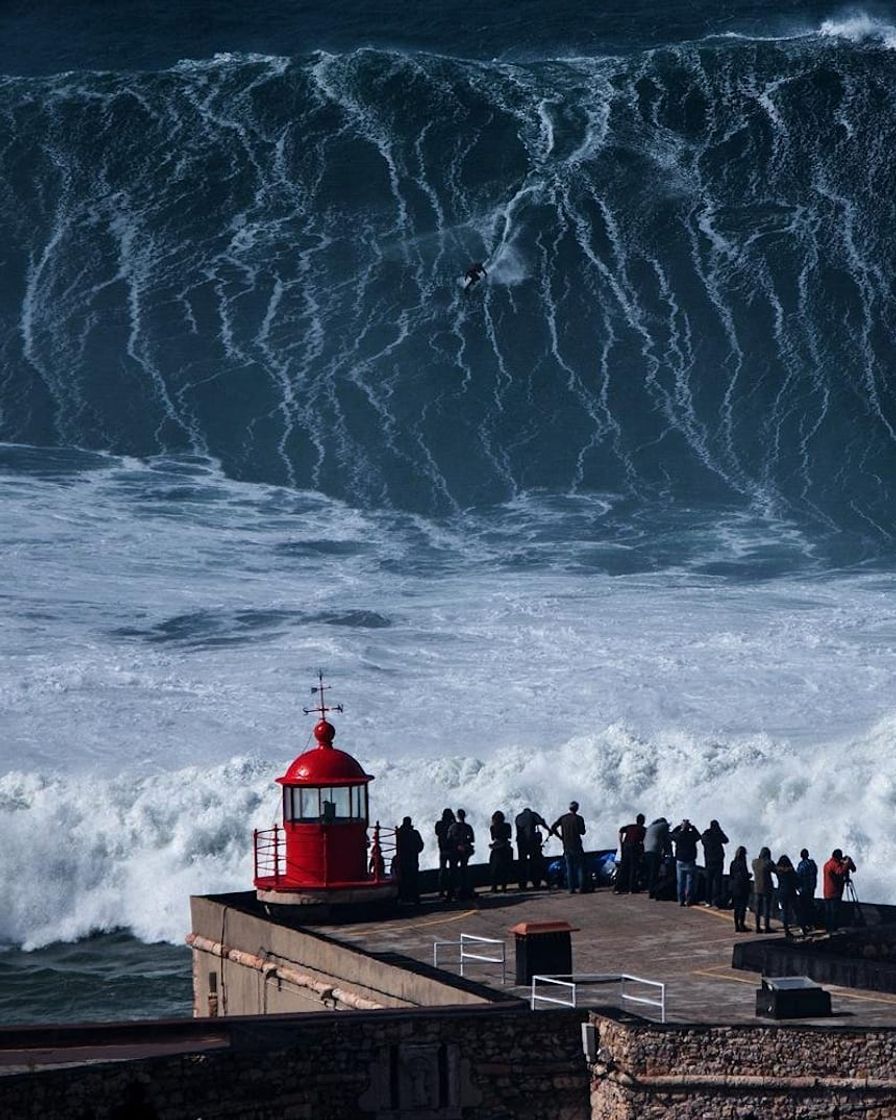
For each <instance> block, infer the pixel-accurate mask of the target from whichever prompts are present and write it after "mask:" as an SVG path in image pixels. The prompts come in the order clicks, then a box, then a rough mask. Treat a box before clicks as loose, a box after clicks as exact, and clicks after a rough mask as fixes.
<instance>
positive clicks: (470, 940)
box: [432, 933, 507, 984]
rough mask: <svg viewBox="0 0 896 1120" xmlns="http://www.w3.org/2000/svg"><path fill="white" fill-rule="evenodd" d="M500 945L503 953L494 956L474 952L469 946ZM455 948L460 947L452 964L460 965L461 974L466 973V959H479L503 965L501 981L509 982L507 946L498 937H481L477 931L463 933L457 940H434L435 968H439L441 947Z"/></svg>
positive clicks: (483, 961) (485, 962) (482, 961)
mask: <svg viewBox="0 0 896 1120" xmlns="http://www.w3.org/2000/svg"><path fill="white" fill-rule="evenodd" d="M470 944H473V945H498V946H500V950H501V955H500V956H494V957H486V956H484V955H483V954H482V953H473V952H470V950H469V949H468V948H467V946H468V945H470ZM440 947H441V948H449V947H452V948H455V949H459V950H460V951H459V953H458V956H457V959H456V960H455V961H452V962H451V963H452V964H459V965H460V974H461V976H463V974H464V963H465V962H466V961H479V962H481V963H484V964H499V965H500V966H501V983H502V984H506V983H507V946H506V944H505V943H504V942H503V941H501V940H500V939H499V938H496V937H479V936H478V935H477V934H475V933H462V934H461V935H460V937H459V938H458V939H457V940H456V941H433V943H432V963H433V967H434V968H439V948H440Z"/></svg>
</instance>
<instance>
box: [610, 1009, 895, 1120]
mask: <svg viewBox="0 0 896 1120" xmlns="http://www.w3.org/2000/svg"><path fill="white" fill-rule="evenodd" d="M592 1021H593V1022H594V1024H595V1026H596V1030H597V1038H598V1041H597V1045H598V1055H597V1061H596V1062H595V1063H594V1064H593V1065H592V1066H591V1067H590V1068H591V1111H592V1117H593V1120H660V1118H662V1120H709V1118H711V1120H760V1118H761V1120H807V1118H809V1117H835V1116H839V1117H854V1116H862V1117H866V1118H868V1120H878V1118H880V1120H882V1118H883V1117H888V1118H892V1117H894V1116H896V1029H893V1030H887V1029H871V1028H869V1029H859V1028H855V1029H849V1028H842V1027H808V1026H797V1025H793V1024H787V1025H783V1024H775V1025H760V1024H756V1025H752V1024H750V1025H737V1026H677V1025H668V1024H667V1025H666V1026H661V1025H659V1024H654V1023H646V1022H644V1021H640V1020H634V1019H632V1020H629V1021H626V1020H625V1019H624V1018H623V1017H622V1016H613V1015H611V1014H601V1015H600V1016H596V1015H595V1016H593V1017H592Z"/></svg>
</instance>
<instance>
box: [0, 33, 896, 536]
mask: <svg viewBox="0 0 896 1120" xmlns="http://www.w3.org/2000/svg"><path fill="white" fill-rule="evenodd" d="M866 24H867V26H866ZM866 24H862V25H861V26H858V25H854V24H849V23H848V22H846V23H844V22H842V21H841V23H836V22H831V21H828V23H825V24H824V25H823V26H822V28H821V31H820V34H816V35H813V36H809V37H805V36H804V37H801V38H799V39H797V40H794V41H778V42H757V41H749V40H744V41H740V40H739V41H737V42H719V41H716V42H712V43H709V42H705V43H700V44H696V45H683V46H671V47H669V48H666V49H656V50H652V51H648V52H643V53H641V54H640V55H634V56H625V57H620V58H613V57H596V58H565V59H561V58H555V59H545V60H534V61H530V62H517V63H510V62H500V61H493V62H485V61H464V60H459V59H453V58H448V57H443V56H434V55H423V54H408V53H401V52H396V51H386V50H373V49H358V50H354V51H350V52H346V53H344V54H338V55H337V54H326V53H317V54H316V55H314V56H312V57H308V58H305V59H299V60H290V59H287V58H275V57H265V56H251V55H249V56H236V55H226V56H220V57H217V58H215V59H213V60H210V61H207V62H197V63H182V64H180V65H179V66H177V67H175V68H173V69H171V70H168V71H163V72H150V73H77V74H75V73H70V74H65V75H60V76H54V77H47V78H28V79H25V78H21V79H15V78H8V79H6V80H5V81H4V83H3V84H2V86H0V114H2V117H3V119H4V122H5V127H6V131H7V134H8V136H9V142H8V144H7V145H6V147H5V148H4V150H3V152H2V153H0V198H2V201H3V214H4V216H5V217H4V228H3V244H4V245H5V246H6V262H5V268H6V278H7V282H6V283H5V285H4V288H3V294H2V299H0V345H2V353H3V359H4V361H3V364H4V393H3V397H4V407H3V411H2V418H0V435H2V436H3V437H4V438H6V439H8V440H15V441H19V442H30V443H41V444H61V445H75V446H81V447H90V448H95V449H102V450H107V451H112V452H115V453H122V454H132V455H142V456H145V455H152V454H158V453H190V454H199V455H209V454H211V455H214V456H215V457H216V458H218V459H219V460H220V461H221V462H222V464H223V465H224V468H225V470H226V471H227V473H228V474H230V475H231V476H232V477H237V478H243V479H247V480H260V481H268V482H275V483H285V484H287V485H291V486H300V487H309V488H315V489H319V490H322V491H324V492H326V493H328V494H330V495H332V496H334V497H338V498H342V499H345V500H347V501H350V502H352V503H355V504H360V505H363V506H367V507H377V506H384V507H395V508H399V509H406V510H413V511H416V512H419V513H423V514H425V515H439V514H446V513H448V514H450V513H453V512H457V511H458V510H460V509H466V508H470V507H475V506H487V505H490V504H494V503H496V502H502V501H507V500H513V499H515V498H517V497H519V496H520V495H522V494H525V493H528V492H531V491H537V490H548V491H560V492H564V493H567V492H572V493H591V492H609V493H612V494H616V495H624V496H627V497H631V498H632V499H633V500H635V501H636V502H641V501H644V500H649V499H655V498H659V499H661V500H662V501H681V502H686V503H689V504H692V503H699V502H703V501H710V502H716V501H723V502H727V503H733V504H734V505H737V506H740V507H746V508H761V509H771V510H774V511H775V512H776V513H778V514H781V513H785V514H793V515H798V516H802V517H807V518H809V519H811V520H813V521H814V522H815V523H816V524H817V525H819V526H822V527H824V528H825V529H826V530H831V529H833V530H843V529H850V530H856V531H859V532H862V533H867V534H868V535H869V536H870V537H871V538H873V539H875V540H877V541H878V543H880V542H882V541H884V540H887V541H888V540H890V538H891V525H892V507H893V492H892V481H891V480H892V478H893V465H894V442H896V441H894V432H896V400H894V384H893V378H892V371H891V356H890V346H891V340H892V337H893V334H894V328H896V322H894V300H893V287H892V276H891V270H890V269H889V267H888V266H887V261H888V259H889V248H890V230H892V228H893V225H894V218H896V214H894V202H893V195H892V191H891V190H890V187H889V184H890V183H891V182H892V177H893V172H894V165H893V156H892V153H893V151H894V150H896V143H894V141H896V136H894V135H893V134H892V120H891V117H890V115H889V114H888V113H887V112H886V105H887V99H888V88H889V82H890V77H891V73H892V57H893V56H892V53H891V52H890V51H889V50H887V49H885V46H884V41H883V39H882V38H881V36H882V35H883V34H884V32H883V31H881V30H880V27H881V25H878V24H874V23H868V22H867V20H866ZM850 38H853V39H855V40H856V42H851V41H850ZM474 257H485V258H488V259H489V261H490V262H491V263H492V266H493V267H492V277H491V281H490V283H489V284H488V286H487V287H486V288H485V289H484V291H483V293H482V297H481V298H478V293H477V298H475V299H468V300H464V299H463V298H462V296H461V295H460V293H459V291H458V289H457V288H456V285H455V278H456V276H457V274H458V272H459V271H460V270H462V268H463V267H464V266H465V264H466V262H467V261H468V259H470V258H474Z"/></svg>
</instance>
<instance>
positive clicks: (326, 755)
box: [277, 719, 373, 786]
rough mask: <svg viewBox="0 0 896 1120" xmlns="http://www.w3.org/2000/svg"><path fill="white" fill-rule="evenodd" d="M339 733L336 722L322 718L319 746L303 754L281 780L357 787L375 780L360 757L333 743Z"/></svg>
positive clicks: (317, 733)
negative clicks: (335, 726) (359, 759)
mask: <svg viewBox="0 0 896 1120" xmlns="http://www.w3.org/2000/svg"><path fill="white" fill-rule="evenodd" d="M335 733H336V729H335V728H334V727H333V725H332V723H330V722H329V721H328V720H325V719H322V720H321V721H320V722H319V723H318V725H317V726H316V727H315V729H314V736H315V738H316V739H317V746H316V747H312V749H311V750H310V751H305V753H304V754H300V755H299V757H298V758H296V759H295V760H294V761H293V762H292V764H291V766H290V767H289V769H288V770H287V771H286V773H285V774H284V775H283V777H282V778H278V779H277V781H278V782H280V784H281V785H289V786H302V785H311V786H323V785H343V786H349V785H351V786H354V785H362V784H366V783H367V782H372V781H373V777H372V775H370V774H365V773H364V770H363V768H362V767H361V764H360V763H359V762H358V760H357V759H355V758H352V756H351V755H350V754H348V753H347V752H346V751H341V750H339V749H338V747H334V746H333V736H334V735H335Z"/></svg>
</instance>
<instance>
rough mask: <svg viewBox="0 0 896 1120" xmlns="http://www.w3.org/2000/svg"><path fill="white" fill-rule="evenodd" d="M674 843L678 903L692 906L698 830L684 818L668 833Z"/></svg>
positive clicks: (698, 837)
mask: <svg viewBox="0 0 896 1120" xmlns="http://www.w3.org/2000/svg"><path fill="white" fill-rule="evenodd" d="M669 838H670V840H671V841H672V843H673V844H674V845H675V878H676V881H677V886H678V905H679V906H693V904H694V880H695V879H696V878H697V841H698V840H699V839H700V832H699V830H698V829H696V828H695V827H694V826H693V825H692V824H691V822H690V821H689V820H688V819H687V817H685V818H684V820H683V821H682V822H681V824H680V825H677V826H676V827H675V828H673V829H672V831H671V832H670V833H669Z"/></svg>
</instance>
